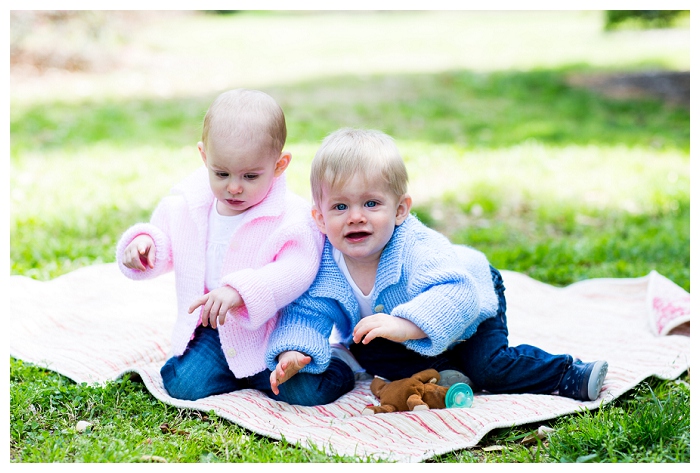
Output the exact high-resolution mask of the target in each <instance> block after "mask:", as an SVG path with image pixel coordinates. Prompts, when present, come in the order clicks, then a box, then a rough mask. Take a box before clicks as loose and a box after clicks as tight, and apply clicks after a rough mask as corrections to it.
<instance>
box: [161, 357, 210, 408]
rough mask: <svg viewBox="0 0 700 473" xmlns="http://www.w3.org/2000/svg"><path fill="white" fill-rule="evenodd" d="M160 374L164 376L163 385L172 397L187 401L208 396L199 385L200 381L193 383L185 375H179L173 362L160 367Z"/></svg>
mask: <svg viewBox="0 0 700 473" xmlns="http://www.w3.org/2000/svg"><path fill="white" fill-rule="evenodd" d="M160 375H161V377H162V378H163V387H164V388H165V390H166V391H167V393H168V394H169V395H170V397H174V398H175V399H182V400H185V401H196V400H197V399H201V398H203V397H206V395H205V394H204V393H202V392H201V389H200V388H199V387H198V384H199V383H197V384H193V383H192V382H191V381H189V380H187V379H185V377H184V376H178V375H177V370H176V369H175V366H173V365H172V364H171V363H166V364H165V365H164V366H163V367H162V368H161V369H160ZM200 386H201V385H200Z"/></svg>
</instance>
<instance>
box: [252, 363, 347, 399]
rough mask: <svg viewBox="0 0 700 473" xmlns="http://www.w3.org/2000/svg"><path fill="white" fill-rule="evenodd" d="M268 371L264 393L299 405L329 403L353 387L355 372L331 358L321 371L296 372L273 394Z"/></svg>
mask: <svg viewBox="0 0 700 473" xmlns="http://www.w3.org/2000/svg"><path fill="white" fill-rule="evenodd" d="M266 371H267V373H268V381H267V386H268V391H267V392H266V394H267V395H268V396H270V397H271V398H273V399H276V400H278V401H284V402H288V403H289V404H297V405H300V406H320V405H323V404H330V403H331V402H333V401H335V400H337V399H338V398H339V397H340V396H342V395H343V394H347V393H348V392H350V391H352V389H353V388H354V387H355V374H354V373H353V372H352V369H350V367H349V366H348V365H346V364H345V363H343V362H342V361H340V360H339V359H337V358H331V362H330V364H329V365H328V368H327V369H326V370H325V371H324V372H323V373H318V374H312V373H297V374H296V375H294V376H292V377H291V378H290V379H289V380H287V381H286V382H284V383H282V384H280V386H279V389H280V393H279V395H274V394H273V393H272V391H271V390H270V389H269V387H270V381H269V378H270V371H269V370H266Z"/></svg>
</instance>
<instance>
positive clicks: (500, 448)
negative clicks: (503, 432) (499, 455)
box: [481, 445, 506, 452]
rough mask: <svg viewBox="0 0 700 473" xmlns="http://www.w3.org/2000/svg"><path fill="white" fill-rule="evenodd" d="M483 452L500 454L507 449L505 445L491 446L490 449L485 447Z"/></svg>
mask: <svg viewBox="0 0 700 473" xmlns="http://www.w3.org/2000/svg"><path fill="white" fill-rule="evenodd" d="M481 450H483V451H484V452H500V451H501V450H506V447H504V446H503V445H489V446H488V447H484V448H482V449H481Z"/></svg>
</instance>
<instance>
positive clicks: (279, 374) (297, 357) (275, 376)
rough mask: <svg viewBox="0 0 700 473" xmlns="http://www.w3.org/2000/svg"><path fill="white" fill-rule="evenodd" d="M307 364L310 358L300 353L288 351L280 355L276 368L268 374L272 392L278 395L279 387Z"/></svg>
mask: <svg viewBox="0 0 700 473" xmlns="http://www.w3.org/2000/svg"><path fill="white" fill-rule="evenodd" d="M309 363H311V357H310V356H308V355H304V354H303V353H301V352H298V351H294V350H290V351H285V352H282V353H280V356H279V357H278V362H277V367H276V368H275V370H274V371H273V372H272V373H270V386H271V387H272V392H273V393H275V394H279V393H280V390H279V385H280V384H282V383H284V382H285V381H287V380H288V379H289V378H291V377H292V376H294V375H295V374H297V373H298V372H299V370H300V369H302V368H303V367H304V366H306V365H308V364H309Z"/></svg>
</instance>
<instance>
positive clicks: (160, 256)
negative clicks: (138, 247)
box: [116, 223, 170, 280]
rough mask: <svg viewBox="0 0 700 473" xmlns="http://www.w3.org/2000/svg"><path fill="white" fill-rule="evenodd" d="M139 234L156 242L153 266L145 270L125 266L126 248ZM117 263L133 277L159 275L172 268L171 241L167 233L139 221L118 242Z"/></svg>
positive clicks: (122, 270)
mask: <svg viewBox="0 0 700 473" xmlns="http://www.w3.org/2000/svg"><path fill="white" fill-rule="evenodd" d="M139 235H148V236H149V237H151V238H152V239H153V242H154V243H155V249H156V255H155V262H154V265H153V268H148V267H146V270H145V271H138V270H136V269H131V268H127V267H126V266H124V261H123V258H124V250H125V249H126V247H127V246H129V243H131V242H132V241H133V240H134V238H136V237H137V236H139ZM116 251H117V254H116V258H117V265H118V266H119V269H120V270H121V272H122V273H123V274H124V275H125V276H127V277H129V278H131V279H137V280H140V279H150V278H153V277H156V276H159V275H161V274H163V273H165V272H167V271H168V270H169V269H170V257H169V255H170V241H169V239H168V237H167V236H166V235H165V233H164V232H163V231H162V230H161V229H160V228H158V227H156V226H155V225H153V224H151V223H137V224H136V225H133V226H132V227H130V228H129V229H128V230H127V231H126V232H124V234H123V235H122V236H121V238H120V239H119V242H118V243H117V250H116Z"/></svg>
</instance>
